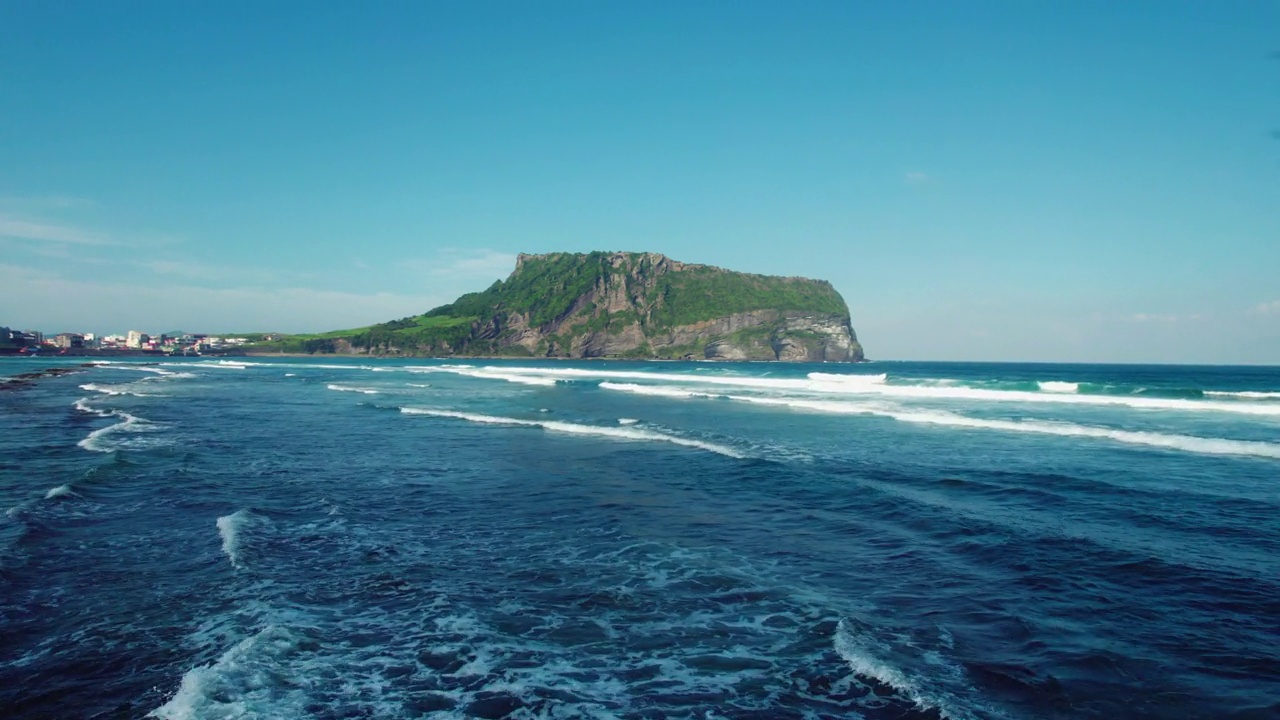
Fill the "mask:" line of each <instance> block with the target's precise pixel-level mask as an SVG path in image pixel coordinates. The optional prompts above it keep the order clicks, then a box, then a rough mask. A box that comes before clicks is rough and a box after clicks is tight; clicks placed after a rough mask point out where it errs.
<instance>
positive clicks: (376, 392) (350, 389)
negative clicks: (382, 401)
mask: <svg viewBox="0 0 1280 720" xmlns="http://www.w3.org/2000/svg"><path fill="white" fill-rule="evenodd" d="M325 387H326V388H328V389H330V390H337V391H338V392H354V393H364V394H365V395H379V394H381V391H380V390H374V389H373V388H363V387H351V386H349V385H335V384H332V383H330V384H328V385H325Z"/></svg>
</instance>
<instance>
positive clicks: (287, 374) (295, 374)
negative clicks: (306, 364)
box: [284, 373, 298, 377]
mask: <svg viewBox="0 0 1280 720" xmlns="http://www.w3.org/2000/svg"><path fill="white" fill-rule="evenodd" d="M297 375H298V373H285V374H284V376H285V377H296V376H297Z"/></svg>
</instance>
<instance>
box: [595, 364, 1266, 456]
mask: <svg viewBox="0 0 1280 720" xmlns="http://www.w3.org/2000/svg"><path fill="white" fill-rule="evenodd" d="M600 387H601V388H603V389H606V390H616V391H622V392H630V393H634V394H642V395H655V396H663V397H675V398H704V399H717V398H720V399H727V400H732V401H736V402H743V403H752V404H756V405H770V406H774V407H787V408H792V409H796V410H809V411H816V412H823V413H835V414H843V415H876V416H880V417H888V418H892V419H894V420H898V421H901V422H910V423H918V424H923V425H942V426H950V427H958V428H975V429H985V430H999V431H1005V432H1023V433H1036V434H1040V435H1058V436H1062V437H1086V438H1097V439H1103V440H1112V441H1115V442H1121V443H1126V444H1130V445H1146V446H1149V447H1158V448H1164V449H1168V450H1182V451H1185V452H1192V453H1199V454H1202V455H1244V456H1253V457H1262V458H1280V444H1275V443H1268V442H1262V441H1257V440H1231V439H1227V438H1204V437H1196V436H1192V435H1176V434H1166V433H1158V432H1149V431H1138V430H1119V429H1114V428H1105V427H1094V426H1089V425H1077V424H1074V423H1066V422H1047V421H1039V420H998V419H988V418H974V417H968V416H965V415H959V414H956V413H952V412H947V411H944V410H914V409H909V408H904V407H902V406H900V405H893V404H889V403H883V402H863V403H855V402H849V401H844V400H807V399H803V398H787V397H762V396H752V395H725V394H715V393H705V392H704V393H699V392H693V391H689V390H684V389H681V388H670V387H662V386H653V385H637V384H634V383H610V382H602V383H600Z"/></svg>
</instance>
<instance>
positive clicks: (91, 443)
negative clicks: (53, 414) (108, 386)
mask: <svg viewBox="0 0 1280 720" xmlns="http://www.w3.org/2000/svg"><path fill="white" fill-rule="evenodd" d="M102 417H118V418H120V422H118V423H116V424H114V425H108V426H107V427H104V428H99V429H97V430H94V431H93V432H91V433H89V435H88V436H87V437H85V438H84V439H83V440H81V441H80V442H78V443H76V445H78V446H79V447H82V448H84V449H85V450H89V451H91V452H100V453H108V452H114V451H115V450H117V449H119V448H117V447H115V446H112V445H108V444H107V441H108V440H109V439H110V438H111V437H112V436H114V435H118V434H120V433H127V432H140V431H145V430H149V429H151V427H152V426H151V424H150V421H148V420H146V419H145V418H140V417H137V416H136V415H130V414H129V413H127V412H124V411H123V410H113V411H111V412H109V413H107V414H106V415H102Z"/></svg>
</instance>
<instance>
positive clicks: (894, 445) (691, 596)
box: [0, 358, 1280, 720]
mask: <svg viewBox="0 0 1280 720" xmlns="http://www.w3.org/2000/svg"><path fill="white" fill-rule="evenodd" d="M58 364H62V365H75V364H77V363H75V362H73V361H70V360H66V361H60V360H52V359H40V360H30V359H11V360H3V361H0V375H15V374H18V373H22V372H27V371H30V370H32V369H37V368H39V367H46V366H49V365H58ZM78 370H79V371H78V372H77V373H75V374H71V375H66V376H62V377H49V378H44V379H42V380H40V381H38V382H36V383H34V384H31V385H28V386H26V387H24V388H22V389H17V390H8V391H4V392H0V513H2V514H0V648H2V649H3V653H0V716H3V717H6V718H73V717H84V718H117V717H118V718H127V717H139V718H140V717H153V718H166V719H177V718H294V717H316V718H418V717H441V718H448V717H482V718H505V717H509V718H569V717H585V718H662V717H687V718H851V717H852V718H856V717H861V718H867V719H870V720H875V719H880V718H955V719H964V718H1185V717H1203V718H1229V717H1234V718H1264V717H1277V716H1280V520H1278V518H1280V512H1278V511H1280V369H1277V368H1260V367H1253V368H1247V367H1242V368H1220V367H1171V366H1162V367H1144V366H1086V365H1017V364H958V363H872V364H866V365H858V366H844V365H780V364H764V363H745V364H707V363H617V362H545V361H544V362H538V361H502V362H499V361H483V360H475V361H467V362H455V361H425V360H397V361H390V360H367V359H309V358H308V359H296V358H281V359H257V358H249V359H235V360H232V359H225V360H218V359H207V358H190V359H181V360H175V361H173V362H168V361H165V362H143V361H121V362H109V363H100V364H97V365H94V366H89V367H80V368H78Z"/></svg>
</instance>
